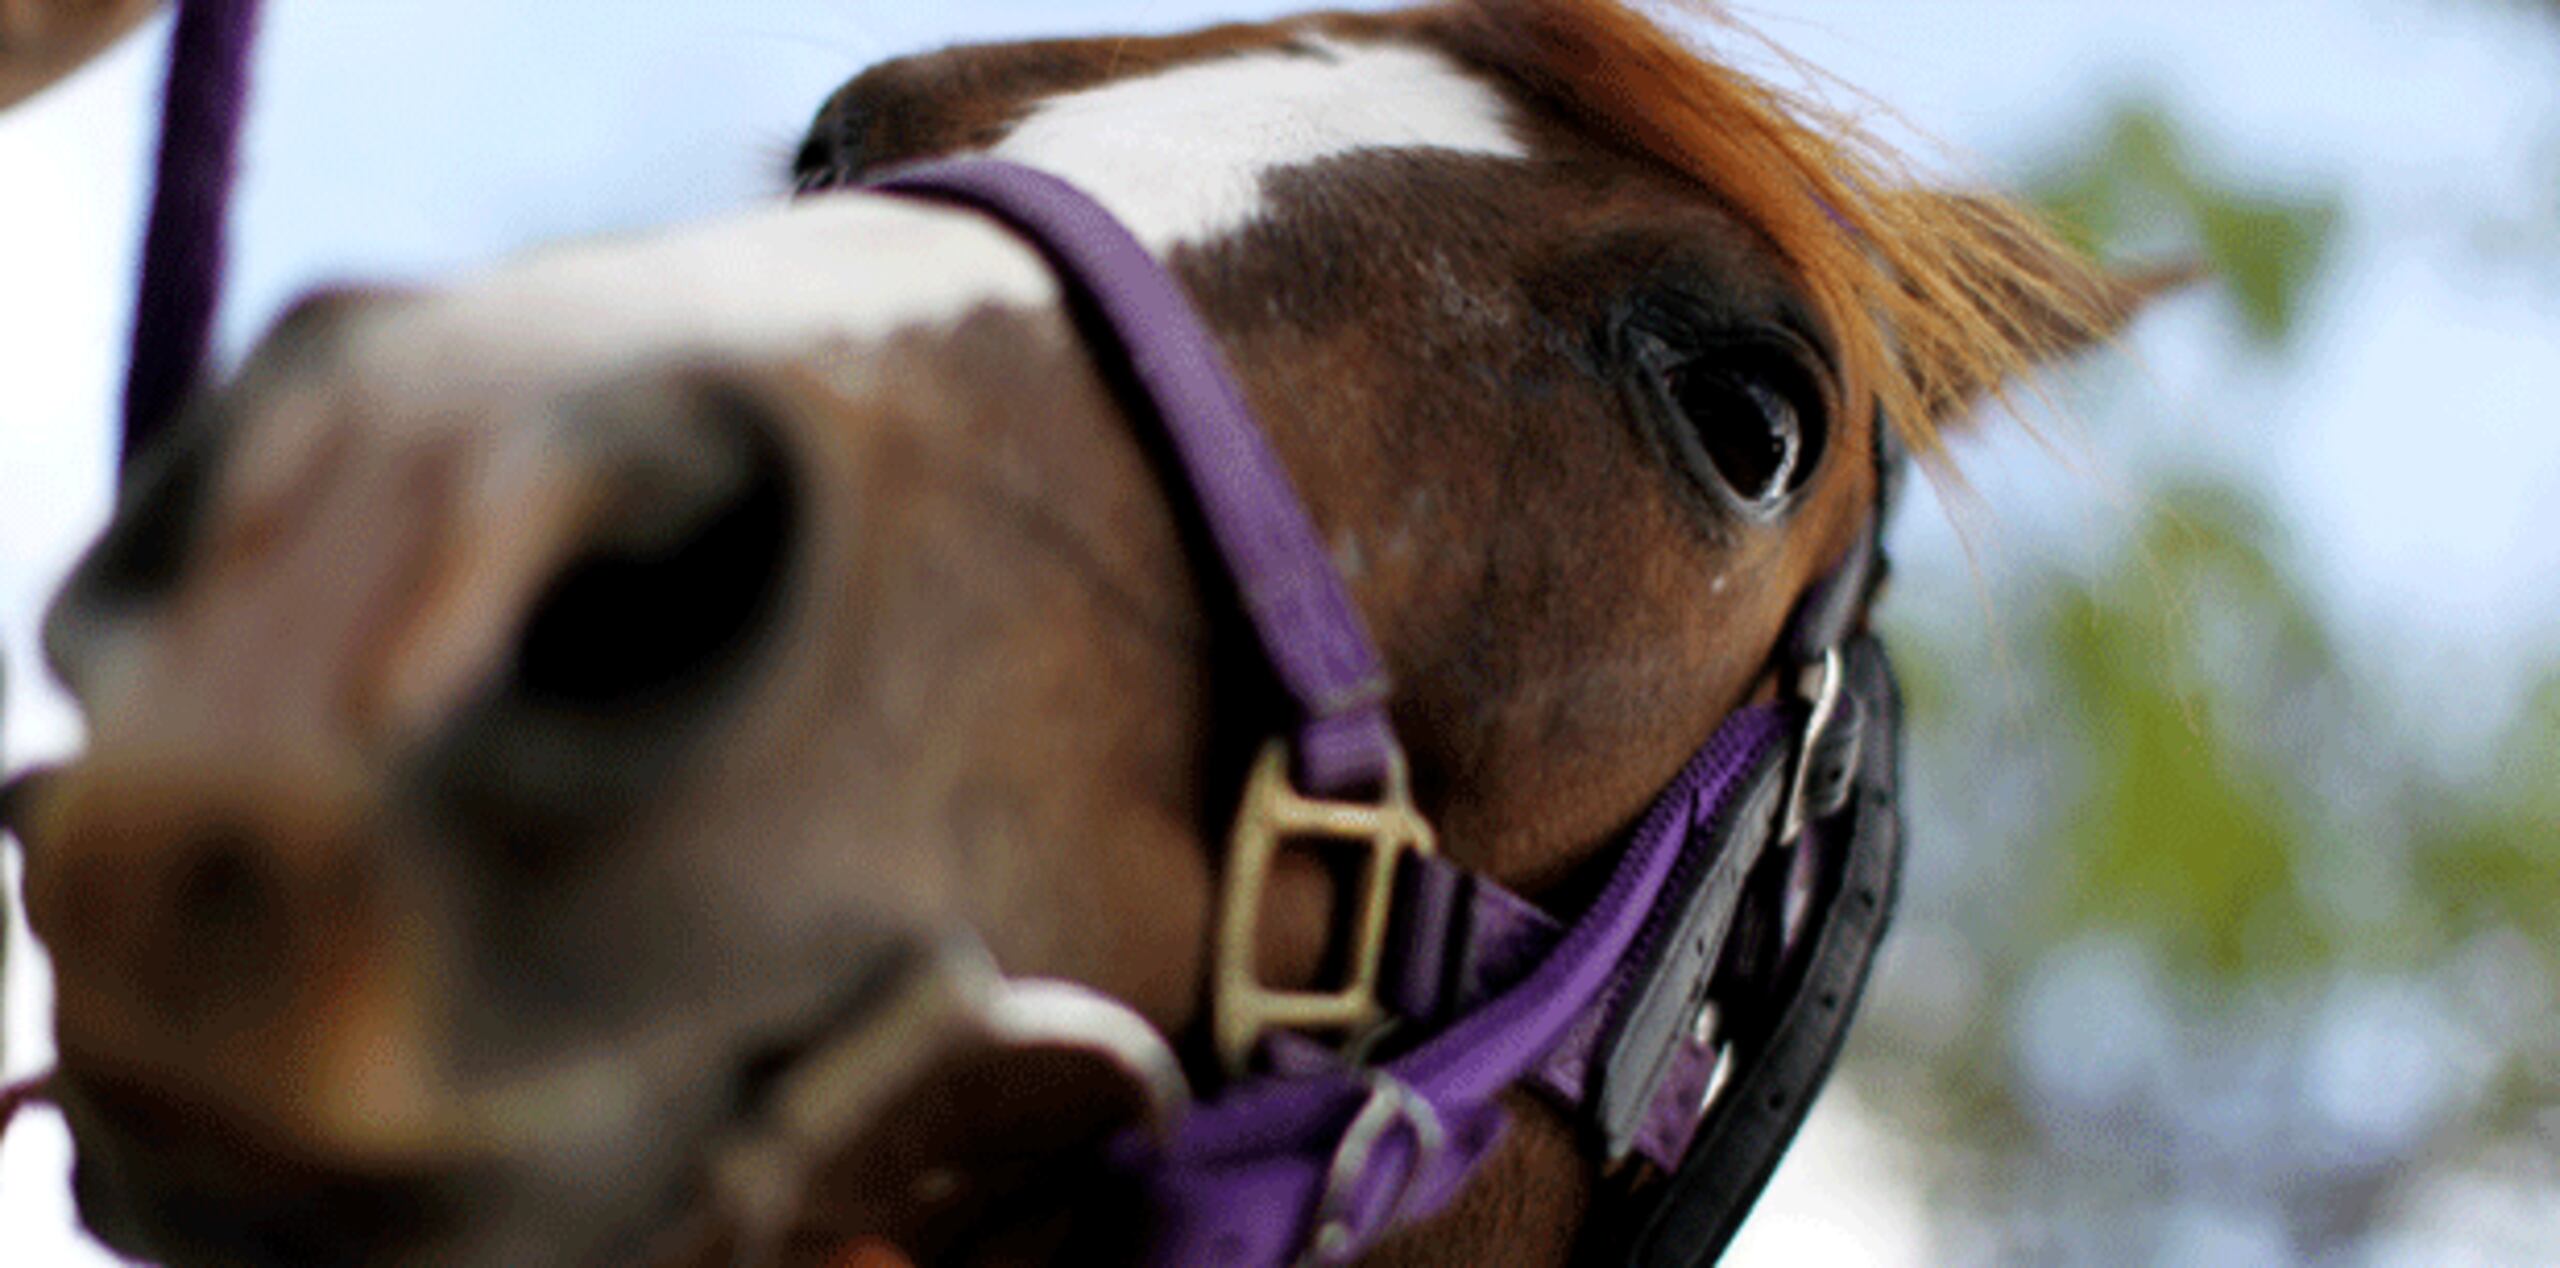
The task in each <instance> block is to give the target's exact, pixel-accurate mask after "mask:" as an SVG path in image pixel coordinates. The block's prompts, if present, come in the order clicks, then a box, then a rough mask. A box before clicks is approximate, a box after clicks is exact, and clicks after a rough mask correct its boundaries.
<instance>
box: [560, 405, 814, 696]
mask: <svg viewBox="0 0 2560 1268" xmlns="http://www.w3.org/2000/svg"><path fill="white" fill-rule="evenodd" d="M670 396H672V397H673V410H674V411H675V417H673V418H670V417H668V413H669V410H670V401H669V397H670ZM589 407H590V409H591V410H592V412H593V414H594V415H595V416H596V417H595V422H596V424H597V427H596V430H597V432H598V433H599V434H600V436H602V437H603V439H604V442H605V444H606V445H607V446H608V447H609V448H608V453H607V455H606V462H607V463H608V467H609V470H610V473H611V477H612V478H613V480H614V481H615V482H616V484H617V485H618V490H617V497H616V499H615V504H614V507H613V509H612V510H611V511H610V512H609V515H608V518H607V520H606V522H605V523H603V524H602V525H601V526H600V531H599V534H598V538H597V540H596V541H595V542H594V543H593V544H591V545H590V546H589V547H588V549H587V550H586V551H585V552H584V553H583V554H582V555H580V556H579V557H577V558H576V559H575V560H573V561H572V562H571V563H570V564H569V566H568V567H567V568H565V569H564V570H563V571H562V572H561V573H560V575H559V576H558V577H557V578H555V579H554V580H553V582H552V584H551V586H550V588H549V590H548V591H546V592H545V593H544V594H543V596H542V597H541V598H540V600H539V601H538V602H537V603H536V604H535V606H534V608H533V610H532V612H531V613H530V614H529V615H528V617H527V619H526V623H525V627H524V632H523V635H522V637H521V639H520V641H519V643H518V646H517V655H516V665H515V679H516V684H515V685H516V687H517V689H518V690H519V691H521V692H522V693H523V694H524V695H525V697H526V698H527V699H528V700H529V701H531V702H534V703H538V704H542V705H547V706H553V707H559V708H566V709H569V710H572V711H577V712H611V711H617V710H620V709H624V708H628V707H631V706H636V705H648V704H662V703H667V702H669V697H670V696H671V695H678V694H681V693H682V691H683V689H684V688H686V687H687V686H689V685H694V684H700V683H707V682H709V681H711V680H713V679H716V678H718V677H720V675H719V674H718V673H717V671H718V670H719V669H721V668H723V667H725V666H727V665H730V664H734V663H735V662H736V661H737V660H738V659H739V657H740V655H741V654H742V653H743V652H744V651H745V650H746V648H747V646H748V645H749V644H750V643H751V642H752V641H753V640H754V637H755V636H756V635H757V634H759V633H761V632H762V631H763V627H764V626H765V624H766V623H767V622H766V618H767V616H768V615H769V614H770V613H771V612H772V610H773V608H774V602H775V600H776V598H777V597H778V595H779V593H780V591H781V589H782V582H783V579H784V573H785V571H786V569H787V565H788V563H789V556H790V553H791V547H792V537H793V532H792V530H793V519H794V513H795V509H796V508H795V506H794V501H795V499H794V497H793V489H792V481H791V472H790V470H789V467H788V464H787V462H786V460H785V455H784V453H783V451H782V446H781V444H780V442H779V441H778V440H777V439H776V438H775V436H774V435H773V434H772V432H771V429H770V426H769V423H768V420H767V419H766V417H765V414H764V410H763V407H762V405H761V403H760V402H757V401H755V400H753V399H752V398H751V397H750V395H749V393H748V392H746V391H745V390H744V389H743V388H740V387H737V386H734V385H729V384H725V383H713V384H691V383H680V384H679V385H677V389H676V391H674V392H673V393H669V392H667V391H666V389H665V387H664V386H663V385H656V384H653V385H649V386H644V387H638V388H629V389H625V390H624V391H622V392H618V393H612V394H607V395H605V396H603V397H601V398H600V399H598V400H595V401H592V402H590V403H589Z"/></svg>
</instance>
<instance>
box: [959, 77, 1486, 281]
mask: <svg viewBox="0 0 2560 1268" xmlns="http://www.w3.org/2000/svg"><path fill="white" fill-rule="evenodd" d="M1308 47H1310V48H1312V49H1313V50H1315V52H1314V53H1312V54H1310V53H1306V52H1286V51H1280V50H1272V51H1266V52H1259V53H1251V54H1246V55H1244V56H1239V57H1231V58H1221V59H1218V60H1214V61H1207V62H1199V63H1194V64H1191V65H1185V66H1178V67H1175V68H1173V69H1170V70H1165V71H1161V72H1158V73H1156V74H1152V75H1144V76H1139V77H1137V78H1132V79H1123V80H1116V81H1113V82H1111V83H1108V84H1104V85H1102V86H1101V87H1098V88H1090V89H1086V90H1084V91H1081V92H1074V93H1068V94H1065V95H1062V96H1058V97H1052V98H1050V99H1048V100H1046V101H1044V102H1042V103H1041V104H1040V105H1038V106H1036V107H1034V108H1033V110H1032V112H1031V114H1030V115H1029V117H1027V118H1025V119H1024V120H1023V121H1022V122H1021V123H1019V124H1017V125H1015V127H1014V128H1013V130H1012V131H1011V132H1010V133H1008V134H1006V135H1005V137H1004V138H1003V139H1002V140H1000V141H998V142H997V143H996V145H995V146H994V148H993V149H992V150H990V151H989V153H992V154H994V155H995V156H996V157H998V158H1006V159H1011V160H1013V161H1015V162H1018V163H1022V164H1025V165H1027V166H1031V167H1037V168H1040V169H1041V170H1043V171H1047V172H1050V173H1052V174H1054V175H1057V176H1061V177H1064V178H1066V179H1067V180H1069V181H1072V182H1074V183H1075V184H1076V185H1078V186H1080V187H1082V188H1083V189H1084V190H1085V192H1087V193H1089V194H1092V195H1093V196H1094V197H1095V198H1097V199H1100V200H1101V201H1102V203H1103V204H1104V205H1105V206H1107V207H1109V208H1111V210H1112V212H1113V213H1114V214H1116V215H1118V216H1119V217H1120V218H1121V219H1122V220H1124V221H1126V222H1127V223H1128V225H1129V226H1130V228H1131V229H1132V230H1133V231H1135V232H1136V233H1137V235H1138V237H1139V239H1140V240H1142V241H1144V242H1145V243H1146V244H1147V245H1148V246H1150V247H1152V248H1154V249H1155V250H1157V251H1165V250H1168V249H1170V248H1172V247H1174V246H1176V245H1179V244H1193V243H1200V242H1205V241H1210V240H1213V239H1216V238H1219V237H1222V236H1224V235H1226V234H1229V233H1233V232H1234V231H1236V230H1238V229H1241V228H1243V227H1244V226H1246V225H1248V224H1250V223H1252V221H1253V220H1254V218H1255V217H1257V216H1259V215H1260V214H1261V213H1262V210H1263V197H1262V182H1263V178H1264V177H1265V176H1267V175H1269V174H1270V173H1272V172H1275V171H1280V170H1283V169H1286V168H1291V167H1301V166H1305V165H1308V164H1312V163H1318V162H1322V161H1324V160H1326V159H1331V158H1339V157H1342V156H1344V155H1349V154H1356V153H1359V152H1361V151H1364V150H1438V151H1445V152H1449V153H1456V154H1475V155H1484V156H1488V157H1494V158H1509V159H1518V158H1525V157H1527V156H1528V151H1527V150H1526V149H1525V148H1524V147H1523V146H1522V145H1521V143H1520V141H1519V139H1518V138H1517V137H1515V136H1513V135H1512V132H1511V129H1510V126H1509V124H1508V123H1507V121H1506V120H1507V117H1508V114H1509V107H1508V104H1507V103H1506V102H1505V101H1504V100H1503V98H1502V95H1501V94H1500V93H1498V92H1496V91H1495V90H1494V89H1493V88H1492V87H1491V86H1489V85H1487V84H1486V83H1484V82H1483V81H1482V80H1480V79H1477V78H1476V77H1474V76H1473V75H1470V74H1468V73H1467V72H1466V71H1464V70H1462V69H1461V68H1460V67H1459V66H1458V65H1457V64H1456V63H1455V62H1453V61H1451V60H1450V59H1449V58H1448V57H1446V56H1445V55H1443V54H1441V53H1439V52H1436V51H1433V50H1430V49H1424V48H1418V47H1413V46H1409V45H1402V44H1345V43H1341V42H1339V41H1315V42H1311V43H1310V45H1309V46H1308Z"/></svg>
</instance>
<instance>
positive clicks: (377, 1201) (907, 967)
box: [51, 936, 1190, 1268]
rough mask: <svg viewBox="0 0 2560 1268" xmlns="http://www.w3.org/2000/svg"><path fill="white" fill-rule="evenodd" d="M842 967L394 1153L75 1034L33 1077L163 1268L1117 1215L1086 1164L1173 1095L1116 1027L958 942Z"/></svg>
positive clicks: (676, 1249)
mask: <svg viewBox="0 0 2560 1268" xmlns="http://www.w3.org/2000/svg"><path fill="white" fill-rule="evenodd" d="M858 977H859V982H858V984H857V985H855V986H854V987H852V988H850V989H849V990H848V991H847V992H846V993H845V994H844V995H842V996H840V997H838V998H835V999H832V1000H830V1001H828V1002H827V1003H826V1004H825V1005H824V1006H822V1007H820V1008H818V1009H817V1010H816V1011H815V1012H814V1013H811V1014H809V1015H806V1016H803V1017H801V1018H799V1019H797V1020H795V1021H791V1022H783V1023H773V1024H762V1025H757V1026H754V1027H751V1028H746V1029H743V1030H741V1031H740V1032H739V1033H740V1034H753V1035H755V1036H756V1038H755V1040H754V1041H753V1042H750V1043H748V1044H747V1045H746V1047H745V1049H744V1051H743V1052H742V1053H740V1054H739V1055H737V1056H735V1057H733V1058H732V1059H731V1060H730V1061H729V1062H727V1063H726V1064H725V1065H723V1064H722V1063H716V1062H715V1063H712V1066H713V1072H712V1073H711V1074H710V1075H709V1076H708V1077H697V1078H694V1079H691V1080H689V1081H687V1083H686V1084H685V1085H684V1086H683V1087H681V1088H679V1089H675V1090H671V1091H662V1092H659V1093H656V1094H652V1093H649V1092H646V1091H645V1090H642V1089H644V1088H645V1081H643V1082H641V1083H632V1082H630V1081H629V1078H628V1076H629V1074H630V1068H631V1067H637V1068H647V1067H651V1066H655V1065H659V1064H661V1063H660V1062H658V1061H656V1060H654V1059H653V1058H652V1057H651V1056H650V1055H649V1054H646V1053H634V1052H631V1051H624V1052H620V1053H613V1054H597V1055H594V1056H591V1057H580V1058H577V1059H574V1060H569V1061H563V1062H560V1063H558V1064H557V1065H555V1066H553V1067H551V1068H546V1069H544V1070H541V1071H538V1072H534V1073H532V1074H529V1075H524V1076H520V1077H516V1078H511V1079H508V1080H506V1081H505V1082H504V1083H503V1084H499V1085H494V1086H489V1087H485V1088H481V1089H479V1090H477V1091H474V1092H472V1093H469V1094H467V1095H452V1096H447V1097H444V1098H442V1099H440V1100H439V1101H438V1102H437V1103H436V1104H435V1106H434V1113H433V1114H432V1115H429V1116H427V1117H425V1118H423V1119H421V1120H420V1121H419V1122H417V1123H413V1124H410V1125H409V1126H410V1127H411V1128H412V1129H413V1130H410V1131H408V1132H407V1133H406V1134H404V1135H403V1136H402V1137H400V1138H399V1141H398V1147H397V1148H385V1147H384V1141H383V1140H381V1139H330V1138H326V1137H322V1136H316V1135H314V1134H312V1133H310V1132H308V1131H299V1132H297V1131H288V1130H284V1129H282V1128H280V1127H279V1126H278V1125H277V1124H276V1123H275V1122H273V1121H272V1119H271V1117H270V1116H264V1115H261V1114H258V1113H255V1112H252V1111H250V1110H246V1109H243V1108H242V1107H241V1106H239V1105H234V1104H229V1103H226V1101H225V1100H223V1099H222V1098H220V1097H218V1096H217V1095H215V1094H214V1093H213V1092H211V1091H209V1090H206V1089H204V1088H202V1087H201V1086H200V1082H201V1081H200V1080H197V1079H195V1078H194V1077H193V1076H191V1075H180V1074H171V1073H170V1072H168V1071H159V1072H157V1073H153V1072H149V1071H145V1070H142V1069H141V1068H139V1067H133V1066H130V1065H125V1064H119V1063H118V1062H117V1061H115V1060H114V1059H111V1058H105V1057H100V1056H97V1055H93V1054H89V1053H84V1052H83V1051H81V1050H80V1049H78V1048H76V1047H68V1048H66V1051H65V1058H64V1065H63V1067H62V1069H61V1071H59V1072H58V1073H57V1075H56V1076H55V1078H54V1079H53V1081H52V1088H51V1092H52V1096H53V1099H55V1100H56V1101H57V1102H58V1103H59V1104H60V1105H61V1107H62V1109H63V1111H64V1113H65V1116H66V1118H67V1119H68V1120H69V1122H70V1124H71V1127H72V1130H73V1134H74V1137H75V1140H76V1141H77V1144H78V1158H79V1162H78V1165H77V1170H76V1174H75V1190H76V1192H77V1196H78V1198H79V1202H80V1206H81V1211H82V1216H83V1219H84V1222H86V1223H87V1224H88V1225H89V1226H90V1228H91V1229H92V1230H93V1231H94V1232H96V1233H97V1234H98V1235H99V1236H100V1237H101V1238H102V1239H104V1240H105V1241H106V1242H107V1243H108V1244H109V1245H111V1246H113V1247H115V1248H116V1249H118V1250H119V1251H122V1252H124V1253H126V1254H129V1255H134V1256H137V1257H143V1258H148V1259H151V1260H154V1261H157V1262H161V1263H166V1264H170V1265H220V1266H225V1268H228V1266H233V1265H238V1266H241V1268H298V1266H300V1265H321V1264H330V1265H342V1264H363V1265H409V1264H436V1265H457V1266H460V1268H483V1266H486V1268H497V1266H499V1265H514V1264H523V1263H547V1264H579V1263H617V1264H619V1263H665V1264H692V1263H731V1264H740V1263H743V1264H763V1263H781V1262H797V1260H798V1258H799V1257H800V1256H801V1255H802V1254H803V1253H804V1252H807V1251H809V1250H811V1249H812V1248H817V1247H830V1246H835V1247H840V1246H844V1245H848V1244H855V1243H859V1242H862V1241H865V1240H870V1241H873V1242H877V1243H882V1244H886V1245H889V1246H895V1247H897V1248H899V1251H900V1252H901V1253H902V1254H905V1255H907V1256H909V1257H911V1258H913V1259H915V1260H917V1261H921V1262H943V1261H949V1260H952V1259H966V1258H970V1257H972V1255H973V1254H974V1253H975V1252H976V1251H978V1250H981V1249H983V1243H984V1241H985V1239H986V1238H987V1237H988V1236H989V1234H990V1232H991V1230H994V1229H997V1228H999V1227H1006V1226H1007V1225H1008V1222H1009V1221H1018V1220H1019V1219H1020V1208H1019V1198H1020V1195H1021V1194H1022V1193H1023V1192H1025V1191H1040V1192H1066V1193H1072V1194H1075V1195H1076V1196H1077V1203H1076V1205H1077V1207H1078V1210H1077V1211H1076V1218H1077V1221H1078V1223H1079V1224H1080V1225H1082V1226H1084V1227H1085V1228H1086V1229H1087V1230H1091V1229H1094V1228H1103V1229H1107V1230H1109V1231H1110V1232H1111V1233H1119V1232H1125V1230H1128V1229H1130V1228H1134V1227H1136V1226H1137V1224H1136V1221H1134V1220H1133V1219H1131V1218H1128V1216H1129V1215H1130V1214H1132V1212H1129V1211H1125V1210H1118V1209H1116V1208H1117V1207H1118V1204H1117V1203H1115V1202H1113V1201H1112V1200H1111V1194H1110V1193H1109V1192H1108V1191H1107V1190H1108V1185H1107V1184H1103V1183H1098V1182H1099V1181H1101V1180H1103V1179H1104V1178H1105V1177H1108V1176H1109V1175H1111V1174H1113V1169H1111V1168H1109V1167H1104V1166H1097V1165H1096V1164H1097V1163H1099V1162H1102V1161H1103V1160H1104V1158H1105V1155H1107V1154H1109V1153H1110V1152H1111V1151H1113V1150H1115V1149H1124V1148H1127V1147H1129V1146H1130V1145H1131V1144H1132V1143H1137V1144H1143V1143H1144V1142H1145V1141H1147V1140H1148V1139H1150V1138H1160V1137H1161V1136H1162V1134H1163V1133H1165V1132H1167V1131H1169V1130H1170V1128H1171V1126H1172V1125H1173V1124H1174V1123H1175V1122H1176V1121H1177V1120H1178V1118H1179V1117H1180V1115H1181V1114H1182V1113H1183V1111H1184V1110H1185V1109H1186V1108H1187V1106H1188V1103H1189V1098H1190V1093H1189V1087H1188V1084H1187V1081H1186V1080H1185V1077H1184V1075H1183V1072H1182V1069H1181V1066H1180V1064H1179V1062H1178V1061H1177V1059H1176V1057H1175V1055H1174V1053H1173V1051H1172V1049H1171V1048H1170V1047H1169V1046H1168V1045H1167V1044H1166V1043H1165V1042H1164V1040H1163V1039H1162V1038H1160V1037H1159V1036H1158V1035H1157V1033H1156V1032H1155V1031H1154V1030H1153V1029H1152V1028H1151V1027H1150V1026H1149V1025H1148V1024H1147V1023H1146V1022H1145V1021H1144V1020H1143V1019H1142V1018H1140V1017H1139V1016H1138V1015H1137V1014H1136V1013H1134V1012H1133V1011H1131V1010H1129V1009H1128V1008H1126V1007H1125V1006H1123V1005H1121V1004H1119V1003H1118V1002H1116V1001H1114V1000H1111V999H1109V998H1108V997H1106V996H1103V995H1101V994H1100V993H1098V992H1095V991H1092V990H1091V989H1089V988H1086V987H1083V986H1080V985H1077V984H1073V983H1067V982H1058V981H1048V980H1040V979H1007V978H1005V977H1003V976H1002V975H1001V974H1000V973H999V972H998V970H997V969H996V967H995V965H994V962H993V960H992V959H991V958H990V957H989V956H988V955H987V954H986V953H985V952H984V951H983V950H982V949H981V948H980V947H979V946H978V944H977V943H976V942H975V941H974V940H973V939H970V938H967V937H965V936H954V937H947V938H942V939H932V940H923V941H917V942H910V943H902V944H896V945H893V946H892V947H891V948H889V949H887V950H885V951H884V952H883V953H882V954H881V955H879V956H878V957H877V958H876V960H875V963H874V964H873V965H871V966H870V967H868V968H867V970H866V971H865V972H863V973H861V974H860V975H858ZM709 1042H711V1041H710V1040H707V1039H696V1040H695V1041H694V1043H693V1045H692V1046H694V1047H695V1048H697V1049H698V1048H699V1047H700V1046H701V1045H703V1044H706V1043H709ZM660 1055H662V1056H667V1057H668V1061H667V1062H666V1064H673V1063H675V1058H674V1057H673V1055H672V1054H660ZM617 1067H622V1068H617ZM163 1076H167V1077H163ZM617 1082H620V1083H622V1084H623V1086H621V1087H620V1088H618V1089H617V1087H616V1084H617ZM1123 1196H1125V1197H1128V1198H1129V1199H1130V1200H1131V1201H1134V1200H1135V1195H1134V1194H1127V1195H1123ZM670 1209H673V1210H676V1211H679V1212H681V1214H680V1215H678V1216H677V1217H676V1218H675V1219H674V1220H673V1221H672V1222H670V1221H669V1219H668V1216H667V1212H668V1211H669V1210H670ZM1008 1231H1010V1230H1008Z"/></svg>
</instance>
